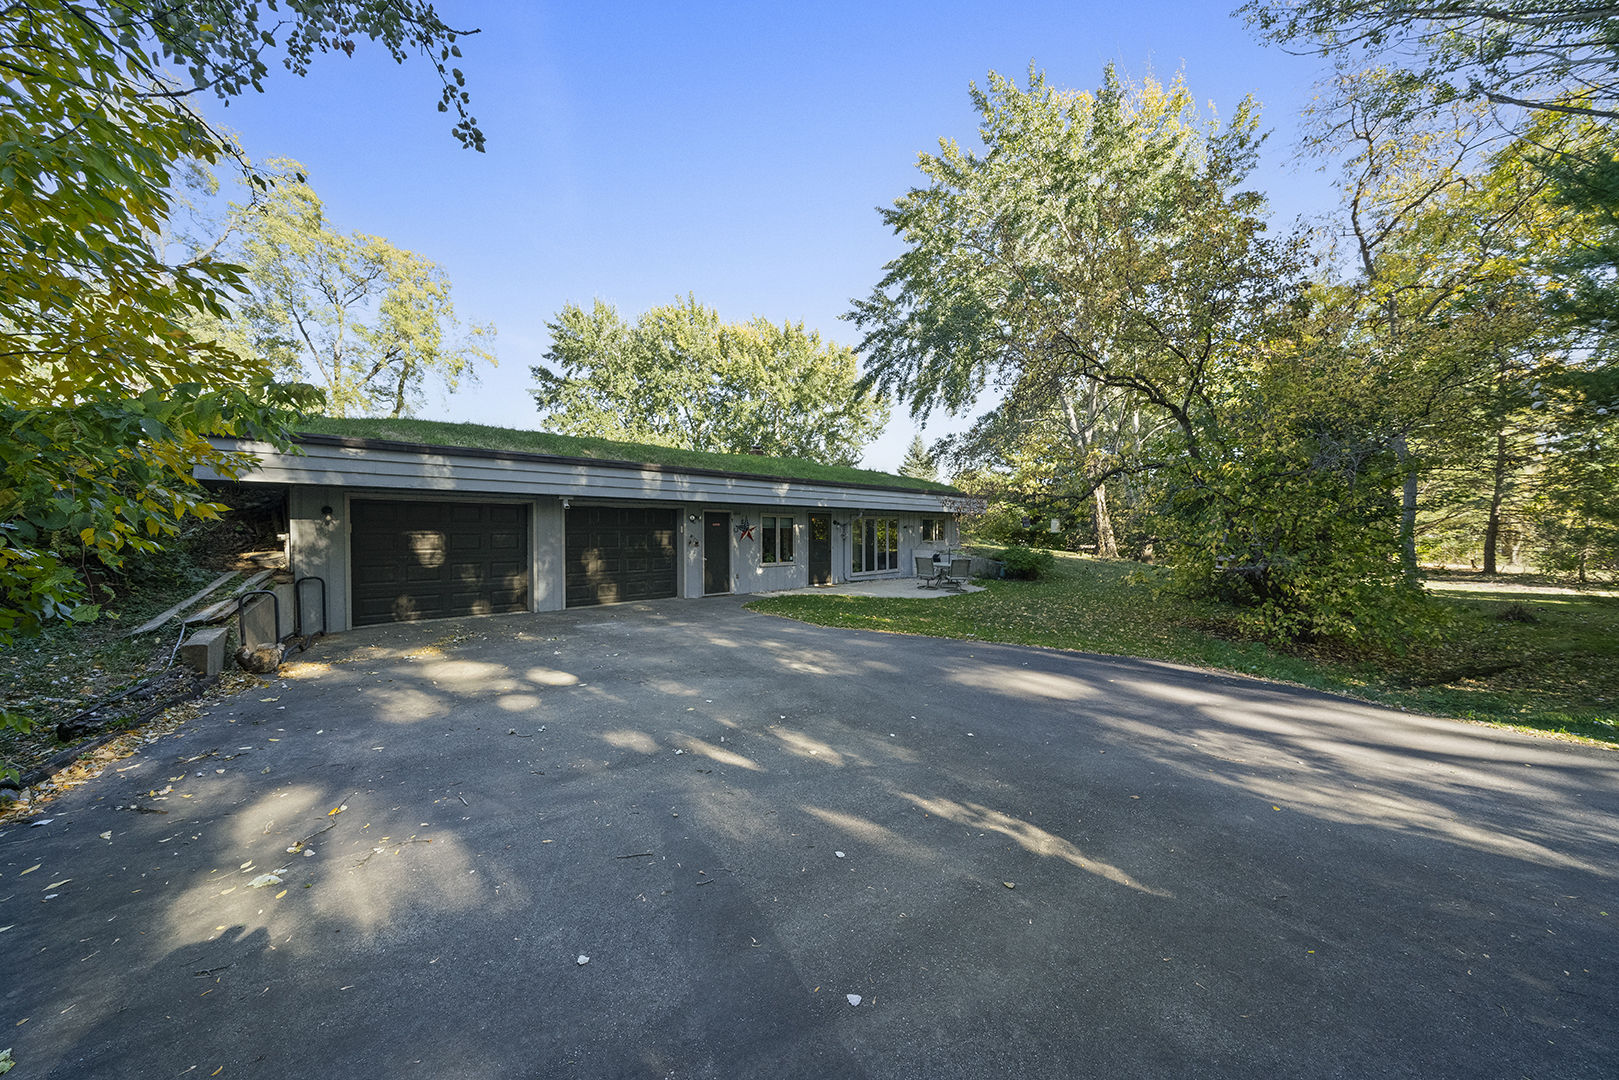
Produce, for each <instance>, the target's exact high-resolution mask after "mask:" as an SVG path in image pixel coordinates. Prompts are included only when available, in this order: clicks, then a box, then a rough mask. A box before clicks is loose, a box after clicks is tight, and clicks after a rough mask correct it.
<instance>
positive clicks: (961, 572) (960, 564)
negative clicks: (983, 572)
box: [940, 559, 973, 592]
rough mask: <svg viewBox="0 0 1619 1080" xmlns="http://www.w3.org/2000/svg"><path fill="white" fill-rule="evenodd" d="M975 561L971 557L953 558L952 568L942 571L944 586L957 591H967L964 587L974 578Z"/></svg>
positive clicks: (951, 561)
mask: <svg viewBox="0 0 1619 1080" xmlns="http://www.w3.org/2000/svg"><path fill="white" fill-rule="evenodd" d="M972 576H973V561H972V560H971V559H951V560H950V568H949V569H947V570H943V571H941V572H940V577H942V578H943V579H944V582H943V584H944V587H945V588H947V589H951V590H953V591H955V592H965V591H966V590H965V589H964V588H963V587H962V586H964V585H966V584H967V582H968V581H970V580H972Z"/></svg>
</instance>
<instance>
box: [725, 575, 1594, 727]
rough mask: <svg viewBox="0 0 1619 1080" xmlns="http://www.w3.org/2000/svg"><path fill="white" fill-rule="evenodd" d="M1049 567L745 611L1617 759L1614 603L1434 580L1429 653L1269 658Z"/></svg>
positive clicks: (1178, 610) (1159, 605) (1151, 597)
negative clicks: (1597, 745)
mask: <svg viewBox="0 0 1619 1080" xmlns="http://www.w3.org/2000/svg"><path fill="white" fill-rule="evenodd" d="M1055 554H1056V555H1057V564H1056V568H1055V571H1054V573H1053V574H1052V575H1051V576H1050V577H1049V578H1047V579H1045V580H1042V581H1030V582H1026V581H985V582H980V584H982V585H985V586H986V590H985V591H984V592H979V593H969V594H967V595H964V596H957V597H950V598H947V599H941V600H909V599H905V600H900V599H884V598H875V597H857V596H840V595H837V594H826V595H820V596H815V595H795V596H779V597H769V598H765V599H761V600H756V601H754V602H752V603H751V604H749V605H748V606H749V607H750V608H752V609H753V610H755V611H762V612H766V613H769V614H773V615H784V616H787V617H789V618H794V619H801V620H803V621H805V622H812V623H816V624H818V625H821V626H844V627H851V628H858V629H862V630H887V631H893V632H896V633H908V634H927V635H930V636H933V637H946V638H963V639H968V640H982V641H1000V642H1008V643H1012V644H1018V645H1043V646H1047V647H1050V648H1056V649H1076V650H1080V651H1083V652H1096V653H1110V654H1114V655H1123V656H1139V657H1146V658H1149V659H1154V660H1169V661H1173V662H1175V663H1180V664H1190V665H1194V666H1198V667H1210V668H1219V669H1223V670H1226V671H1233V672H1237V673H1239V674H1244V675H1254V676H1258V677H1261V678H1268V679H1279V680H1282V681H1285V682H1291V683H1297V684H1299V685H1303V686H1310V687H1315V688H1317V689H1321V690H1330V691H1335V692H1339V693H1348V694H1353V695H1355V696H1357V697H1361V698H1365V699H1367V700H1370V701H1375V702H1377V703H1379V704H1383V705H1393V706H1404V707H1406V708H1408V709H1411V710H1415V711H1419V712H1423V713H1427V714H1430V715H1436V716H1452V717H1458V718H1461V719H1467V720H1476V721H1481V722H1485V723H1493V724H1504V725H1508V726H1512V727H1519V728H1526V729H1531V730H1535V731H1541V732H1551V733H1557V734H1561V735H1566V736H1574V737H1579V738H1585V739H1591V740H1594V741H1597V742H1602V743H1608V744H1614V745H1619V726H1616V725H1619V705H1616V702H1619V598H1615V597H1611V596H1602V595H1596V594H1592V593H1589V592H1575V591H1573V590H1551V589H1535V588H1526V587H1525V586H1524V585H1522V584H1518V583H1513V582H1500V581H1479V580H1476V579H1472V580H1462V579H1461V576H1459V575H1452V576H1448V577H1447V576H1436V578H1435V579H1434V580H1432V581H1430V589H1431V591H1432V592H1433V593H1434V597H1435V602H1436V603H1437V604H1438V605H1439V606H1440V608H1441V610H1442V611H1443V612H1444V613H1445V614H1446V615H1447V616H1448V619H1447V625H1446V629H1445V631H1444V636H1443V640H1442V641H1440V642H1438V643H1437V644H1434V645H1430V646H1425V647H1423V648H1420V649H1413V650H1412V651H1410V652H1409V653H1406V654H1402V655H1395V654H1386V653H1380V654H1374V653H1367V652H1365V651H1360V652H1355V651H1350V650H1345V649H1342V648H1330V647H1319V648H1309V647H1301V648H1297V649H1279V648H1275V647H1273V646H1270V645H1266V644H1264V643H1263V642H1258V641H1252V640H1244V639H1243V638H1242V637H1241V635H1240V633H1239V632H1238V630H1237V629H1236V627H1237V626H1238V625H1239V620H1238V613H1236V612H1234V611H1233V610H1232V609H1230V608H1226V607H1223V606H1222V605H1219V604H1215V603H1194V602H1190V601H1187V600H1184V599H1181V598H1178V597H1173V596H1169V595H1165V594H1159V593H1156V592H1155V591H1154V590H1153V589H1152V587H1151V586H1149V585H1145V584H1139V583H1132V582H1131V580H1130V578H1131V577H1132V575H1133V574H1135V573H1136V572H1138V571H1141V570H1143V569H1144V568H1143V567H1142V566H1140V565H1138V564H1135V563H1125V562H1102V561H1099V560H1094V559H1088V558H1085V557H1083V556H1078V555H1066V554H1064V553H1061V552H1057V553H1055ZM1503 614H1504V615H1505V616H1506V617H1502V616H1503Z"/></svg>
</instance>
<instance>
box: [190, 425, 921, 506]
mask: <svg viewBox="0 0 1619 1080" xmlns="http://www.w3.org/2000/svg"><path fill="white" fill-rule="evenodd" d="M219 445H226V446H234V448H236V449H239V450H242V451H244V452H247V453H251V454H253V455H254V456H255V457H257V458H258V459H259V467H258V468H257V469H255V470H254V471H253V472H251V473H249V474H248V475H247V476H245V477H243V480H244V481H246V482H249V483H251V482H254V481H260V482H265V483H277V484H309V485H314V486H319V487H342V488H346V489H349V490H351V491H352V490H354V489H357V488H358V489H373V488H374V489H390V490H394V491H400V492H412V491H418V492H423V493H433V494H438V495H446V496H454V495H464V494H477V493H488V494H499V495H507V496H511V495H558V496H568V497H572V498H580V499H586V498H588V499H597V500H603V501H611V500H615V499H624V500H636V501H640V500H645V499H654V500H659V501H667V502H701V503H746V504H765V505H768V504H775V505H793V506H804V507H816V508H826V509H849V510H861V509H865V510H873V511H875V510H886V511H894V512H906V511H910V512H912V513H917V514H943V513H946V512H948V511H947V501H949V500H950V497H949V496H947V495H939V494H933V493H930V492H920V491H904V490H900V489H897V488H896V489H892V490H890V489H883V488H853V487H840V486H838V485H835V484H825V483H819V482H815V481H809V480H761V479H754V478H749V477H731V476H705V475H694V474H689V473H682V472H673V471H654V470H651V469H638V468H633V467H630V468H625V467H615V466H608V465H594V464H588V463H580V464H570V463H558V462H550V461H543V462H542V461H522V460H511V459H506V458H481V457H463V456H459V455H457V456H449V455H435V454H432V453H406V452H401V451H396V450H377V449H365V450H359V449H353V448H349V447H342V446H326V445H321V444H307V445H305V446H304V447H303V449H304V454H303V455H294V454H282V453H278V452H277V451H276V450H275V448H274V447H272V446H270V445H268V444H266V443H250V442H248V443H234V444H233V443H221V444H219ZM197 476H198V478H199V479H204V480H211V479H220V478H219V477H217V476H215V475H213V474H212V473H211V472H209V471H208V470H205V469H199V470H197Z"/></svg>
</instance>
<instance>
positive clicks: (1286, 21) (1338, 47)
mask: <svg viewBox="0 0 1619 1080" xmlns="http://www.w3.org/2000/svg"><path fill="white" fill-rule="evenodd" d="M1239 11H1240V13H1242V14H1243V15H1245V16H1246V17H1247V19H1248V21H1249V23H1250V24H1251V25H1254V26H1256V27H1257V28H1258V29H1259V31H1260V33H1262V34H1263V35H1264V36H1266V37H1268V38H1270V39H1271V40H1273V41H1279V42H1289V43H1299V44H1302V45H1303V46H1304V47H1305V48H1307V49H1309V50H1311V51H1314V52H1318V53H1319V54H1320V55H1322V56H1331V57H1340V58H1345V59H1348V56H1352V55H1355V54H1359V55H1361V56H1363V57H1364V58H1365V61H1366V62H1367V63H1371V64H1380V65H1386V66H1390V67H1393V68H1394V69H1395V70H1397V71H1398V72H1399V73H1400V75H1401V77H1402V81H1405V82H1408V83H1416V84H1420V85H1423V86H1427V87H1431V88H1432V90H1433V91H1434V92H1435V95H1436V97H1438V99H1439V100H1440V101H1441V102H1444V101H1448V100H1450V99H1453V98H1466V99H1470V100H1474V101H1487V102H1489V103H1491V104H1494V105H1503V106H1513V107H1517V108H1522V109H1527V110H1534V111H1551V112H1563V113H1570V114H1574V115H1581V116H1598V117H1603V118H1606V119H1616V118H1619V20H1616V19H1615V13H1614V7H1613V5H1612V4H1611V3H1607V2H1605V0H1560V2H1557V3H1546V2H1545V0H1497V2H1495V3H1478V2H1470V0H1249V2H1248V3H1246V4H1244V5H1243V6H1242V7H1241V8H1240V9H1239ZM1346 54H1347V55H1346ZM1349 62H1351V63H1354V62H1355V61H1353V60H1349Z"/></svg>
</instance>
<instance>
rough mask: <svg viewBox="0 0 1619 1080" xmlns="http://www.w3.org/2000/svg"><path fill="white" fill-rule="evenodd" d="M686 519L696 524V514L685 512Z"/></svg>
mask: <svg viewBox="0 0 1619 1080" xmlns="http://www.w3.org/2000/svg"><path fill="white" fill-rule="evenodd" d="M686 520H687V521H689V522H691V523H692V524H693V525H695V524H697V515H696V514H687V515H686Z"/></svg>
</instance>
